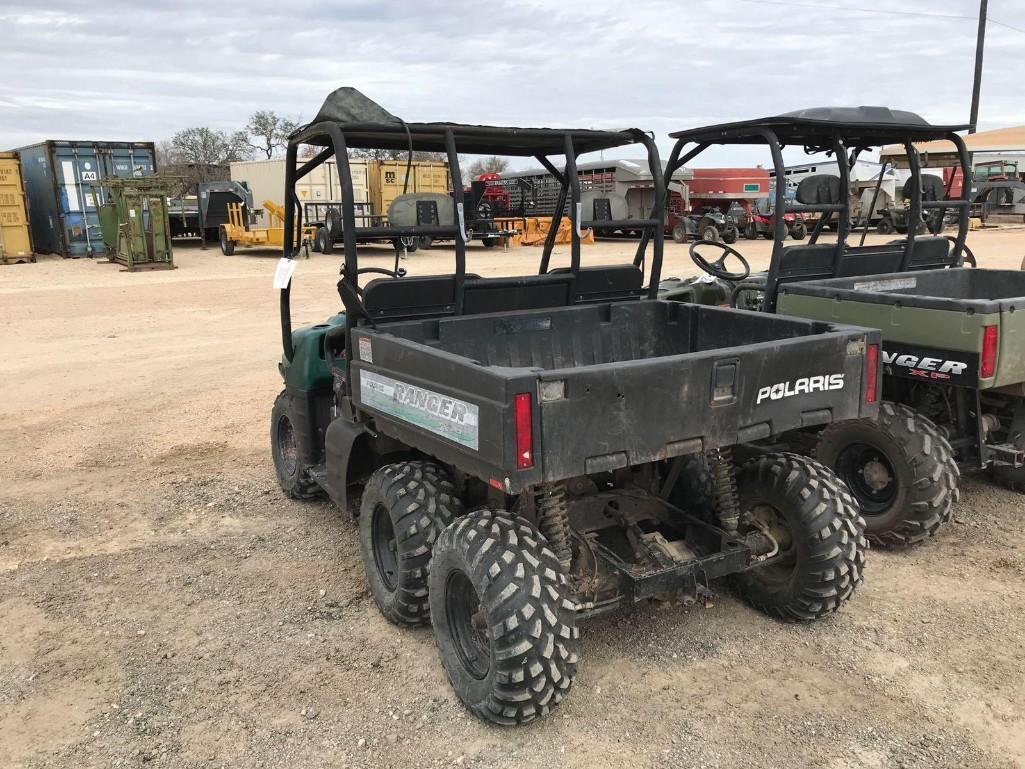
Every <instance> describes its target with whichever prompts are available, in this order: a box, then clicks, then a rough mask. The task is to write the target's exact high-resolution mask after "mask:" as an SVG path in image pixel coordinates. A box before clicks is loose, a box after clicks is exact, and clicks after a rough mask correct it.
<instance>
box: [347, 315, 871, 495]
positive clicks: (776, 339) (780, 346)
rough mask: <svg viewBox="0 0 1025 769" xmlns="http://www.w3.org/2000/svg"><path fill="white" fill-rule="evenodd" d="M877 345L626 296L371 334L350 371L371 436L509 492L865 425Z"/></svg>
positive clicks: (362, 334) (822, 328)
mask: <svg viewBox="0 0 1025 769" xmlns="http://www.w3.org/2000/svg"><path fill="white" fill-rule="evenodd" d="M878 342H879V338H878V334H877V332H875V331H866V330H865V329H859V328H851V327H847V326H839V325H835V324H830V323H820V322H816V321H806V320H795V319H793V318H784V317H768V316H766V315H764V314H759V313H749V312H742V311H737V310H726V309H720V308H715V307H701V306H696V305H685V304H680V303H678V302H663V301H631V302H619V303H601V304H593V305H579V306H573V307H560V308H551V309H542V310H531V311H524V312H517V313H513V314H486V315H475V316H462V317H449V318H443V319H428V320H413V321H403V322H394V323H386V324H385V323H382V324H378V325H377V327H376V328H373V327H368V326H362V327H360V328H358V329H354V330H353V343H352V347H353V349H352V351H351V354H350V358H351V360H350V367H349V371H350V373H349V375H350V376H351V388H352V389H351V391H352V393H353V396H352V397H353V400H354V402H355V405H357V407H358V408H360V409H363V410H365V411H367V412H369V413H370V414H371V415H373V416H374V423H375V429H376V430H378V431H380V432H382V433H384V434H385V435H388V436H390V437H392V438H395V439H397V440H399V441H401V442H402V443H405V444H407V445H410V446H413V447H414V448H416V449H418V450H420V451H423V452H425V453H427V454H429V455H431V456H435V457H437V458H439V459H441V460H442V461H444V462H450V463H453V464H456V465H458V466H460V467H463V468H465V469H466V470H467V471H468V472H471V473H473V474H475V475H477V476H478V477H480V478H482V479H485V480H489V481H490V482H492V484H493V485H500V486H501V487H502V488H504V489H505V490H506V491H507V492H509V493H516V492H518V491H520V490H522V489H524V488H526V487H527V486H530V485H532V484H536V483H539V482H542V481H555V480H562V479H567V478H572V477H576V476H580V475H585V474H594V473H600V472H605V471H611V470H616V469H618V468H622V467H627V466H630V465H637V464H640V463H644V462H650V461H654V460H659V459H666V458H669V457H673V456H678V455H682V454H689V453H693V452H697V451H702V450H708V449H712V448H717V447H724V446H730V445H734V444H737V443H744V442H751V441H755V440H759V439H765V438H768V437H770V436H772V435H779V434H780V433H783V432H786V431H788V430H791V429H794V428H801V427H810V426H813V425H821V424H826V423H828V422H831V421H836V420H842V419H853V418H858V417H861V416H872V415H874V413H875V410H874V409H875V407H874V405H872V404H871V403H866V395H869V398H868V400H869V401H874V398H875V395H876V393H875V388H876V383H875V381H874V380H872V385H871V389H872V392H871V393H870V394H866V393H865V391H864V388H865V387H866V383H867V382H868V381H869V380H867V379H866V376H865V371H864V370H863V367H864V366H865V360H866V355H865V350H866V344H878ZM517 404H519V406H517ZM518 420H519V421H518ZM523 420H529V425H528V426H529V429H528V431H527V433H528V435H529V436H530V440H529V447H526V448H527V449H528V453H529V456H528V457H527V458H526V460H525V459H524V457H523V453H524V448H525V445H524V442H523V440H524V439H523V437H522V436H523V430H522V429H521V430H519V432H518V430H517V427H518V426H519V427H521V428H522V427H523V424H524V421H523ZM518 440H519V442H518Z"/></svg>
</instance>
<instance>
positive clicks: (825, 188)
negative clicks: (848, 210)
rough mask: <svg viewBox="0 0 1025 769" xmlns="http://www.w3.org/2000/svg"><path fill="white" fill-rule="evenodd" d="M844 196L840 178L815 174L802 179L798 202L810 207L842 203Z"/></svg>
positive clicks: (799, 185)
mask: <svg viewBox="0 0 1025 769" xmlns="http://www.w3.org/2000/svg"><path fill="white" fill-rule="evenodd" d="M842 196H843V190H842V189H841V186H840V177H839V176H831V175H830V174H815V175H814V176H809V177H806V178H804V179H802V180H801V183H800V184H798V185H797V202H798V203H804V204H805V205H808V206H818V205H832V204H835V203H842V202H843V197H842Z"/></svg>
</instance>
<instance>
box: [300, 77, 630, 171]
mask: <svg viewBox="0 0 1025 769" xmlns="http://www.w3.org/2000/svg"><path fill="white" fill-rule="evenodd" d="M331 124H334V125H336V126H337V127H338V128H340V129H341V130H342V132H343V133H344V134H345V143H346V145H347V146H348V147H350V148H356V149H399V150H402V149H406V148H407V147H409V143H410V140H411V141H412V144H413V149H414V150H424V151H430V152H444V151H445V133H446V132H447V131H452V132H453V133H454V135H455V139H456V146H457V147H458V149H459V152H461V153H467V154H471V155H490V154H500V155H523V156H534V155H539V154H540V155H561V154H563V152H564V149H565V144H564V138H565V136H566V135H569V136H570V137H571V138H572V139H573V147H574V149H575V150H576V151H577V152H578V153H581V154H582V153H586V152H597V151H599V150H605V149H610V148H612V147H620V146H623V145H625V144H634V143H636V142H637V141H639V138H640V135H641V131H639V130H638V129H627V130H623V131H593V130H588V129H582V128H515V127H501V126H482V125H463V124H460V123H404V122H403V121H402V120H401V119H399V118H397V117H395V116H394V115H392V114H391V113H390V112H388V111H387V110H386V109H384V108H383V107H382V106H381V105H379V104H377V103H376V102H374V101H372V100H371V99H369V98H367V97H366V96H364V95H363V94H362V93H360V92H359V91H358V90H357V89H355V88H339V89H337V90H336V91H334V92H333V93H332V94H331V95H330V96H328V97H327V100H326V101H325V102H324V106H322V107H321V108H320V111H319V112H318V113H317V116H316V117H315V118H314V119H313V121H312V122H311V123H309V124H307V125H305V126H303V127H301V128H299V129H298V130H296V131H295V132H294V133H293V134H292V135H291V136H290V137H289V141H290V142H291V143H293V144H315V145H319V146H330V144H331V140H330V137H329V136H328V134H327V127H328V126H329V125H331ZM407 131H408V133H407Z"/></svg>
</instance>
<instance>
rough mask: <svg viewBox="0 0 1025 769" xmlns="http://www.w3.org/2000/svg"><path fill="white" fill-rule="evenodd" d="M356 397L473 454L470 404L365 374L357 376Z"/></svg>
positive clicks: (474, 417)
mask: <svg viewBox="0 0 1025 769" xmlns="http://www.w3.org/2000/svg"><path fill="white" fill-rule="evenodd" d="M362 354H363V353H362V351H361V352H360V356H362ZM359 395H360V400H361V401H362V403H363V405H364V406H369V407H370V408H375V409H377V410H378V411H383V412H384V413H385V414H391V415H392V416H394V417H397V418H398V419H401V420H402V421H404V422H409V423H410V424H413V425H416V426H417V427H422V428H423V429H425V430H429V431H431V432H432V433H435V434H436V435H440V436H441V437H442V438H448V439H449V440H450V441H455V442H456V443H458V444H461V445H463V446H466V447H468V448H471V449H473V450H474V451H476V450H477V434H478V430H479V417H478V409H477V406H475V405H474V404H472V403H467V402H466V401H461V400H459V399H458V398H453V397H451V396H449V395H442V394H441V393H436V392H434V391H433V390H427V389H425V388H423V387H417V386H415V385H411V384H408V383H407V382H400V381H399V380H398V379H392V378H391V377H386V376H381V375H380V374H373V373H371V372H369V371H360V372H359Z"/></svg>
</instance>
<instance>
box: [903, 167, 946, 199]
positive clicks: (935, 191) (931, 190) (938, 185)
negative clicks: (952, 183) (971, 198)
mask: <svg viewBox="0 0 1025 769" xmlns="http://www.w3.org/2000/svg"><path fill="white" fill-rule="evenodd" d="M912 190H914V179H908V180H907V181H906V182H904V188H903V195H904V197H905V198H907V199H910V198H911V195H912ZM946 196H947V188H946V187H945V186H944V185H943V180H942V179H941V178H940V177H938V176H934V175H933V174H922V202H923V203H924V202H933V201H937V200H943V199H944V198H945V197H946Z"/></svg>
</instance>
